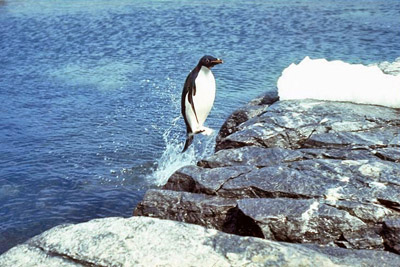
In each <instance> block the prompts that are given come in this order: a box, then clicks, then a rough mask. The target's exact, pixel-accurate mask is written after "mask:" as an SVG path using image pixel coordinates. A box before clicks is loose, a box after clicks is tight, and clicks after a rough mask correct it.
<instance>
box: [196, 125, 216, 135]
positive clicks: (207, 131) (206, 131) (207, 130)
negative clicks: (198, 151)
mask: <svg viewBox="0 0 400 267" xmlns="http://www.w3.org/2000/svg"><path fill="white" fill-rule="evenodd" d="M213 132H214V130H213V129H211V128H207V127H202V128H201V129H200V130H199V133H201V134H203V135H211V134H212V133H213Z"/></svg>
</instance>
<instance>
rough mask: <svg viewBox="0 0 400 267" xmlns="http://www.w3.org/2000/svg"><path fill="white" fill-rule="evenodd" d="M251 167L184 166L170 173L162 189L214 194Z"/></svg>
mask: <svg viewBox="0 0 400 267" xmlns="http://www.w3.org/2000/svg"><path fill="white" fill-rule="evenodd" d="M251 169H252V167H249V166H238V167H229V168H214V169H203V168H200V167H197V166H186V167H183V168H181V169H179V170H178V171H176V172H175V173H174V174H172V176H171V177H170V178H169V180H168V182H167V183H166V184H165V185H164V187H163V189H167V190H175V191H186V192H191V193H205V194H209V195H215V194H216V193H217V191H218V190H219V189H220V188H221V186H222V185H223V184H224V183H225V182H226V181H228V180H230V179H233V178H235V177H238V176H240V175H242V174H244V173H247V172H249V171H250V170H251Z"/></svg>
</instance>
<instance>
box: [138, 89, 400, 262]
mask: <svg viewBox="0 0 400 267" xmlns="http://www.w3.org/2000/svg"><path fill="white" fill-rule="evenodd" d="M276 100H277V97H276V96H274V95H273V94H269V95H266V96H264V97H261V98H258V99H256V100H254V101H252V102H251V103H249V104H248V105H247V106H245V107H243V108H241V109H239V110H237V111H236V112H234V113H233V114H232V115H231V117H230V118H228V120H227V121H226V122H225V124H224V125H223V127H222V128H221V130H220V133H219V136H218V137H217V144H216V153H215V154H214V155H212V156H210V157H209V158H205V159H203V160H201V161H199V162H198V164H197V166H186V167H183V168H181V169H179V170H177V171H176V172H175V173H174V174H173V175H172V176H171V177H170V178H169V180H168V182H167V184H166V185H165V186H164V187H163V188H162V189H159V190H149V191H148V192H147V193H146V195H145V197H144V199H143V201H142V202H141V203H140V204H139V205H138V207H137V208H136V209H135V211H134V215H138V216H149V217H157V218H163V219H170V220H176V221H182V222H188V223H194V224H198V225H202V226H205V227H208V228H214V229H217V230H220V231H223V232H226V233H232V234H237V235H242V236H254V237H260V238H264V239H268V240H273V241H284V242H290V243H297V244H303V246H307V245H306V244H314V245H315V244H318V245H321V246H323V247H329V249H330V250H331V251H334V250H335V249H338V248H339V247H340V248H346V249H348V250H347V251H351V253H355V252H354V251H356V250H355V249H357V250H358V251H363V252H362V253H365V257H367V258H368V257H374V256H373V255H374V253H378V252H377V251H383V250H386V251H389V252H391V255H394V256H393V257H397V260H398V262H397V265H396V266H400V256H398V255H396V254H400V110H398V109H392V108H387V107H381V106H372V105H359V104H352V103H343V102H327V101H315V100H295V101H290V100H289V101H276ZM308 246H309V245H308ZM340 251H342V250H340ZM340 253H342V252H340ZM379 253H382V252H379ZM367 265H371V266H373V265H374V264H372V263H368V264H367Z"/></svg>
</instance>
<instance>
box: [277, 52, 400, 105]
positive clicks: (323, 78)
mask: <svg viewBox="0 0 400 267" xmlns="http://www.w3.org/2000/svg"><path fill="white" fill-rule="evenodd" d="M399 62H400V58H399V59H397V61H395V62H394V63H392V64H390V63H388V62H385V64H383V65H382V64H381V65H380V66H381V67H382V69H383V70H382V69H380V68H379V66H378V65H370V66H365V65H362V64H349V63H346V62H343V61H339V60H336V61H327V60H326V59H310V58H309V57H305V58H304V59H303V60H302V61H301V62H300V63H299V64H294V63H292V64H291V65H290V66H289V67H287V68H286V69H284V70H283V72H282V75H281V77H279V79H278V83H277V86H278V93H279V97H280V99H281V100H289V99H307V98H309V99H318V100H331V101H347V102H354V103H360V104H373V105H382V106H388V107H393V108H400V70H399V71H394V70H393V69H395V70H396V69H397V68H399V66H400V63H399ZM387 70H390V71H387ZM383 71H386V72H387V73H390V74H386V73H384V72H383Z"/></svg>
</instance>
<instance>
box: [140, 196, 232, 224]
mask: <svg viewBox="0 0 400 267" xmlns="http://www.w3.org/2000/svg"><path fill="white" fill-rule="evenodd" d="M236 205H237V203H236V201H235V200H233V199H226V198H220V197H216V196H210V195H205V194H195V193H187V192H177V191H170V190H154V189H153V190H148V191H147V192H146V195H145V196H144V198H143V200H142V202H141V203H140V204H139V205H138V206H137V207H136V209H135V211H134V214H133V215H134V216H148V217H155V218H164V219H170V220H175V221H180V222H187V223H195V224H198V225H202V226H206V227H208V228H214V229H224V227H225V224H226V223H227V221H228V220H229V216H230V211H231V210H232V209H234V208H235V207H236ZM216 215H218V216H216Z"/></svg>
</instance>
